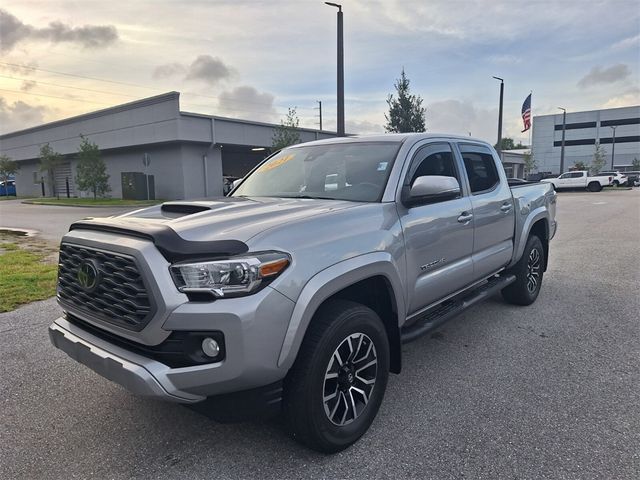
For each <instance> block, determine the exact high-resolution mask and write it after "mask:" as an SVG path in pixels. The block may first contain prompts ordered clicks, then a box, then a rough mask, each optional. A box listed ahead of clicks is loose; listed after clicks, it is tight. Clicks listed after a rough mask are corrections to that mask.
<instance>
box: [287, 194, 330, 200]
mask: <svg viewBox="0 0 640 480" xmlns="http://www.w3.org/2000/svg"><path fill="white" fill-rule="evenodd" d="M282 198H305V199H311V200H337V198H334V197H316V196H315V195H295V196H291V197H282Z"/></svg>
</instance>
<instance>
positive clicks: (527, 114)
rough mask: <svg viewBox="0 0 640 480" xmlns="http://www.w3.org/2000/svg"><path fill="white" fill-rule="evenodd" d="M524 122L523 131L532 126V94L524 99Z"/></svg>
mask: <svg viewBox="0 0 640 480" xmlns="http://www.w3.org/2000/svg"><path fill="white" fill-rule="evenodd" d="M522 123H524V130H522V132H523V133H524V132H526V131H527V130H529V129H530V128H531V94H529V96H528V97H527V98H525V99H524V103H523V104H522Z"/></svg>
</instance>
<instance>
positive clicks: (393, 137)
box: [288, 133, 488, 148]
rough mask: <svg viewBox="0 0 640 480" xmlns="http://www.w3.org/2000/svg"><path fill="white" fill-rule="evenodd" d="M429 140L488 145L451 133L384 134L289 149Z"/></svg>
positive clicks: (330, 140)
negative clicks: (465, 141)
mask: <svg viewBox="0 0 640 480" xmlns="http://www.w3.org/2000/svg"><path fill="white" fill-rule="evenodd" d="M429 138H450V139H456V140H469V141H472V142H478V143H483V144H485V145H488V143H487V142H486V141H484V140H480V139H479V138H474V137H467V136H464V135H451V134H449V133H384V134H378V135H350V136H348V137H334V138H327V139H324V140H315V141H313V142H306V143H303V144H298V145H291V146H290V147H288V148H296V147H298V146H307V145H327V144H332V143H359V142H386V143H388V142H394V143H403V142H404V141H405V140H408V139H411V140H413V141H414V142H417V141H419V140H426V139H429Z"/></svg>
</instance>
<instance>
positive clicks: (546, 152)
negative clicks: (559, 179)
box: [532, 106, 640, 174]
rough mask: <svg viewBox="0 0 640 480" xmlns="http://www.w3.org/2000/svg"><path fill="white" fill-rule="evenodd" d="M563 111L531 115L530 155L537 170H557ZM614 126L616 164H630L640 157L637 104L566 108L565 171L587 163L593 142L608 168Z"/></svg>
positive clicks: (639, 112) (589, 161)
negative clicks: (582, 109)
mask: <svg viewBox="0 0 640 480" xmlns="http://www.w3.org/2000/svg"><path fill="white" fill-rule="evenodd" d="M562 125H563V122H562V112H560V113H558V114H555V115H541V116H536V117H533V134H532V136H533V138H532V149H533V158H534V160H535V162H536V165H537V170H538V171H539V172H551V173H554V174H559V173H560V152H561V150H562V148H561V147H562ZM614 128H615V158H614V166H615V168H620V167H624V166H627V167H629V166H631V164H632V163H633V160H634V158H638V159H640V106H633V107H622V108H610V109H606V110H591V111H588V112H567V118H566V125H565V155H564V171H567V170H569V168H570V167H571V166H572V165H574V164H575V163H576V162H583V163H585V164H586V165H590V164H591V162H592V160H593V154H594V150H595V145H596V143H599V144H600V146H601V147H602V149H603V150H604V153H605V158H606V162H607V163H606V166H605V168H607V169H610V168H611V154H612V147H613V135H614Z"/></svg>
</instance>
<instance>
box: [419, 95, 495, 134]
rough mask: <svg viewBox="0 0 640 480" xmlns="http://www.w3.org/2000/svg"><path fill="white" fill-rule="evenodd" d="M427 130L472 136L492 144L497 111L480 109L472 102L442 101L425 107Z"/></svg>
mask: <svg viewBox="0 0 640 480" xmlns="http://www.w3.org/2000/svg"><path fill="white" fill-rule="evenodd" d="M426 108H427V114H426V119H427V129H428V131H429V132H433V133H453V134H458V135H469V132H471V135H473V136H474V137H476V138H481V139H484V140H487V141H491V142H492V143H493V141H494V140H493V139H494V138H495V136H496V132H497V131H498V130H497V129H498V124H497V119H498V112H497V109H491V110H487V109H482V108H478V107H476V106H475V105H474V104H473V103H472V102H469V101H461V100H453V99H450V100H443V101H439V102H433V103H431V104H429V105H427V107H426Z"/></svg>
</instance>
